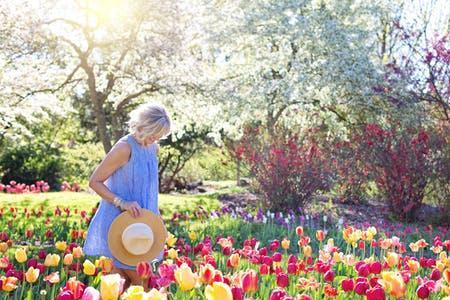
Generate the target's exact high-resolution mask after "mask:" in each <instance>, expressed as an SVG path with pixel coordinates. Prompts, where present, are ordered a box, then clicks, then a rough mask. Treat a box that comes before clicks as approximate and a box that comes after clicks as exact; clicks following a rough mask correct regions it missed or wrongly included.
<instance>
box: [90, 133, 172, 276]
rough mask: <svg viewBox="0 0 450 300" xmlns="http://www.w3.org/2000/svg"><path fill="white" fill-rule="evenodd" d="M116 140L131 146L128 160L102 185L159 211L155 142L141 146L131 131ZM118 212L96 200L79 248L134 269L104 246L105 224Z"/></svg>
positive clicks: (105, 201)
mask: <svg viewBox="0 0 450 300" xmlns="http://www.w3.org/2000/svg"><path fill="white" fill-rule="evenodd" d="M119 141H125V142H127V143H128V144H129V145H130V146H131V155H130V160H129V161H128V163H126V164H125V165H123V166H122V167H120V168H119V169H117V170H116V171H115V172H114V173H113V174H112V175H111V176H110V177H109V178H108V180H107V181H106V183H105V184H106V186H107V187H108V188H109V189H110V191H111V192H113V193H114V194H116V195H118V196H119V197H121V198H122V199H123V200H124V201H136V202H138V203H139V204H140V206H141V207H142V208H146V209H148V210H150V211H152V212H154V213H155V214H157V215H159V210H158V192H159V190H158V158H157V155H156V151H157V144H156V143H153V144H151V145H149V146H147V147H144V146H141V145H140V144H139V143H138V142H137V141H136V140H135V138H134V137H133V135H131V134H127V135H125V136H123V137H122V138H121V139H120V140H119ZM120 213H121V211H120V209H119V208H117V207H115V206H114V204H112V203H110V202H108V201H107V200H104V199H101V200H100V206H99V207H98V209H97V212H96V213H95V215H94V217H93V218H92V220H91V223H90V224H89V228H88V231H87V235H86V240H85V242H84V246H83V252H84V254H86V255H93V256H101V255H103V256H107V257H110V258H112V260H113V263H114V265H115V266H116V267H117V268H121V269H129V270H135V269H136V267H133V266H130V265H126V264H123V263H121V262H120V261H118V260H116V259H115V258H114V257H113V255H112V254H111V252H110V250H109V247H108V231H109V227H110V225H111V223H112V222H113V220H114V219H115V218H116V217H117V216H118V215H119V214H120ZM163 254H164V251H161V253H160V254H159V255H158V257H157V258H156V260H161V259H162V258H163Z"/></svg>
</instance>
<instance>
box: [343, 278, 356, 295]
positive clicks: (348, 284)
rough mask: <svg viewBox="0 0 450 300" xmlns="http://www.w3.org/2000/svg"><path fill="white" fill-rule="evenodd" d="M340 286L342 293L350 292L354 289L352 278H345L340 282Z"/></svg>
mask: <svg viewBox="0 0 450 300" xmlns="http://www.w3.org/2000/svg"><path fill="white" fill-rule="evenodd" d="M341 286H342V290H343V291H344V292H352V291H353V288H354V287H355V283H354V281H353V279H352V278H347V279H344V280H342V282H341Z"/></svg>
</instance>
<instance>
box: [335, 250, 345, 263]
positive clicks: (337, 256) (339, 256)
mask: <svg viewBox="0 0 450 300" xmlns="http://www.w3.org/2000/svg"><path fill="white" fill-rule="evenodd" d="M342 256H343V254H342V252H339V253H338V252H334V253H333V260H334V262H336V263H338V262H341V261H342Z"/></svg>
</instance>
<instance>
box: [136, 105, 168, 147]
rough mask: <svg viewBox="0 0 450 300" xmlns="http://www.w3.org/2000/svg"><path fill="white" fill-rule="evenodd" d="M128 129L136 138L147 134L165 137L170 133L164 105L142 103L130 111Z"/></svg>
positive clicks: (141, 137)
mask: <svg viewBox="0 0 450 300" xmlns="http://www.w3.org/2000/svg"><path fill="white" fill-rule="evenodd" d="M128 126H129V131H130V133H131V134H133V135H134V136H136V138H138V139H141V140H142V139H144V138H145V137H146V136H148V135H150V134H151V135H156V136H161V138H164V137H166V136H167V135H169V134H170V128H171V120H170V118H169V116H168V114H167V111H166V109H165V108H164V106H162V105H160V104H156V103H144V104H141V105H139V106H138V107H137V108H136V109H134V110H133V111H132V112H131V113H130V120H129V121H128Z"/></svg>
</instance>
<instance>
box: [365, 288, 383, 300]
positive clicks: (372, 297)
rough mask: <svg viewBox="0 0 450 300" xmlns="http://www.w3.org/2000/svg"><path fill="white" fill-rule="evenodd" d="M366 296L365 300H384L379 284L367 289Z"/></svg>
mask: <svg viewBox="0 0 450 300" xmlns="http://www.w3.org/2000/svg"><path fill="white" fill-rule="evenodd" d="M366 297H367V300H385V299H386V295H385V294H384V290H383V288H382V287H380V286H378V287H375V288H371V289H368V290H367V291H366Z"/></svg>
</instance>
